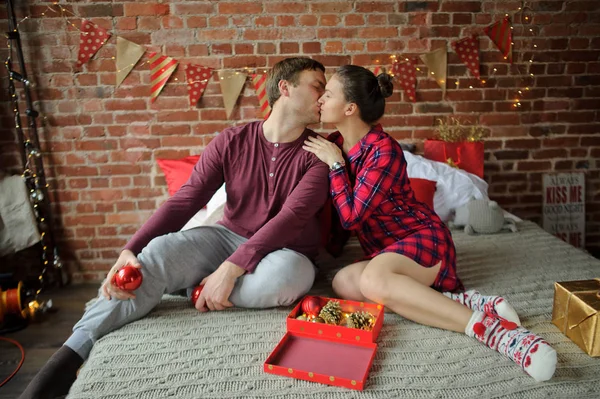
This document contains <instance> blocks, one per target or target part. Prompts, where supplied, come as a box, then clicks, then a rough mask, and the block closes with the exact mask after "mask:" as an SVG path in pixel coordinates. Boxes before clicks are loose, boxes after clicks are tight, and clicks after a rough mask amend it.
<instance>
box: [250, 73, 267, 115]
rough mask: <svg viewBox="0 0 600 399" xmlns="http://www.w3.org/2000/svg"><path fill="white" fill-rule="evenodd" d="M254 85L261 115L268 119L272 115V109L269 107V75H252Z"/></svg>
mask: <svg viewBox="0 0 600 399" xmlns="http://www.w3.org/2000/svg"><path fill="white" fill-rule="evenodd" d="M252 84H253V85H254V89H255V90H256V96H257V97H258V105H259V106H260V113H261V115H262V117H263V119H267V118H268V117H269V114H270V113H271V107H270V106H269V101H268V99H267V91H266V85H267V75H265V74H255V75H252Z"/></svg>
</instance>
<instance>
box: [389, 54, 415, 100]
mask: <svg viewBox="0 0 600 399" xmlns="http://www.w3.org/2000/svg"><path fill="white" fill-rule="evenodd" d="M392 73H393V75H394V77H396V78H397V79H398V80H399V81H400V84H401V85H402V88H403V89H404V93H405V94H406V96H407V97H408V99H409V100H410V101H411V102H413V103H414V102H416V101H417V96H416V86H417V70H416V65H415V59H414V58H407V59H406V60H404V61H402V62H398V61H397V60H396V61H394V63H393V64H392Z"/></svg>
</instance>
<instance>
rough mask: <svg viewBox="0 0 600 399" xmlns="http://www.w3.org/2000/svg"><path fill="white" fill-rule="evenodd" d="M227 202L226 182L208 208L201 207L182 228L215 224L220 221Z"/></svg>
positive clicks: (208, 204) (207, 205)
mask: <svg viewBox="0 0 600 399" xmlns="http://www.w3.org/2000/svg"><path fill="white" fill-rule="evenodd" d="M225 202H227V192H226V191H225V184H223V185H222V186H221V188H219V189H218V190H217V192H215V194H214V195H213V196H212V198H211V199H210V201H208V203H207V204H206V209H200V210H199V211H198V212H197V213H196V214H195V215H194V216H192V218H191V219H190V220H189V221H188V222H187V223H186V224H185V226H183V227H182V228H181V230H188V229H193V228H194V227H198V226H205V225H207V224H214V222H216V221H219V220H220V219H221V217H222V213H223V207H224V205H225ZM215 219H216V220H215Z"/></svg>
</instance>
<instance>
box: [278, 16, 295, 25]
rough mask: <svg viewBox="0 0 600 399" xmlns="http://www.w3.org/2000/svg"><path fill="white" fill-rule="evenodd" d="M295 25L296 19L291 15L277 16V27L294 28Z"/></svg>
mask: <svg viewBox="0 0 600 399" xmlns="http://www.w3.org/2000/svg"><path fill="white" fill-rule="evenodd" d="M294 25H296V17H294V16H292V15H278V16H277V26H294Z"/></svg>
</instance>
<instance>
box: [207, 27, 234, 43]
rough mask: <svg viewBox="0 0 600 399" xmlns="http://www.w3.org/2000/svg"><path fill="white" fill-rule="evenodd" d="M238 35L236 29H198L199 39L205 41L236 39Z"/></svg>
mask: <svg viewBox="0 0 600 399" xmlns="http://www.w3.org/2000/svg"><path fill="white" fill-rule="evenodd" d="M237 37H238V31H237V30H236V29H202V30H199V31H198V39H199V40H203V41H207V42H210V41H213V40H234V39H237Z"/></svg>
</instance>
